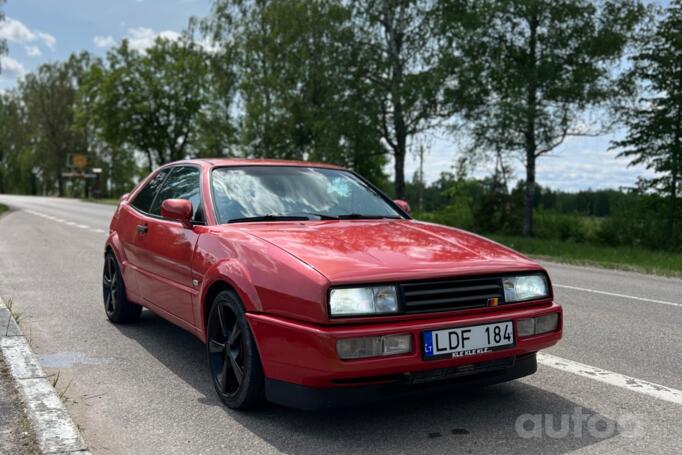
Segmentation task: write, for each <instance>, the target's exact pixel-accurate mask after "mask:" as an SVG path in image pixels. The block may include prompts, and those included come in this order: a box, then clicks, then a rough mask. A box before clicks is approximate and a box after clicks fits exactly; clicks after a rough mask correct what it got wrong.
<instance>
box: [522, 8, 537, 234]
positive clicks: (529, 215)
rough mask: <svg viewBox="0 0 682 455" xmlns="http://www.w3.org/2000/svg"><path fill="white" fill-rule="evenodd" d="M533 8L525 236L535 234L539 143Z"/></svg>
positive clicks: (533, 15) (535, 38)
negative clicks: (536, 138)
mask: <svg viewBox="0 0 682 455" xmlns="http://www.w3.org/2000/svg"><path fill="white" fill-rule="evenodd" d="M531 8H533V9H532V10H531V13H530V17H529V20H528V26H529V29H530V36H529V38H528V93H527V100H526V126H525V149H526V190H525V194H524V198H523V236H524V237H532V236H533V202H534V200H535V160H536V158H537V155H536V153H537V143H536V141H535V122H536V108H537V106H536V105H537V57H536V53H537V30H538V26H539V21H538V15H537V10H536V9H535V8H537V7H534V6H532V7H531Z"/></svg>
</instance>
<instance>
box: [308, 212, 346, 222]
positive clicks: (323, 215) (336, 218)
mask: <svg viewBox="0 0 682 455" xmlns="http://www.w3.org/2000/svg"><path fill="white" fill-rule="evenodd" d="M302 213H305V214H306V215H312V216H317V217H319V218H320V220H325V221H326V220H338V219H339V217H338V216H336V215H326V214H324V213H316V212H302Z"/></svg>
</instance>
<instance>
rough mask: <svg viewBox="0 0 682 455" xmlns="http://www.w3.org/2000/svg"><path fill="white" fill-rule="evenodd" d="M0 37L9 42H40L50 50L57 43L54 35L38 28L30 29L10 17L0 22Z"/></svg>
mask: <svg viewBox="0 0 682 455" xmlns="http://www.w3.org/2000/svg"><path fill="white" fill-rule="evenodd" d="M0 39H6V40H7V41H9V42H10V43H21V44H28V43H40V44H43V45H44V46H47V47H48V48H49V49H50V50H54V47H55V46H56V45H57V39H56V38H55V37H54V36H52V35H50V34H49V33H45V32H41V31H40V30H31V29H30V28H28V27H27V26H26V25H24V23H23V22H21V21H18V20H16V19H12V18H11V17H7V18H5V21H4V22H1V23H0Z"/></svg>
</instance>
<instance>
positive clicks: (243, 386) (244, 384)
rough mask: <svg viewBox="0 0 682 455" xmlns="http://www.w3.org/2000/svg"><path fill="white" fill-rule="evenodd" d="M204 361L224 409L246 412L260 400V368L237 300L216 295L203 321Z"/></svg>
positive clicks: (229, 294) (228, 294) (225, 294)
mask: <svg viewBox="0 0 682 455" xmlns="http://www.w3.org/2000/svg"><path fill="white" fill-rule="evenodd" d="M206 347H207V349H206V350H207V354H208V362H209V367H210V370H211V377H212V379H213V386H214V387H215V390H216V392H217V393H218V396H219V397H220V399H221V401H222V402H223V403H225V405H226V406H228V407H230V408H233V409H246V408H250V407H253V406H255V405H257V404H259V403H260V402H261V401H262V399H263V382H264V379H263V367H262V366H261V362H260V358H259V356H258V352H257V349H256V345H255V343H254V340H253V335H252V333H251V330H250V328H249V326H248V323H247V322H246V317H245V315H244V310H243V308H242V305H241V303H240V302H239V298H238V297H237V296H236V294H234V293H233V292H231V291H223V292H221V293H219V294H218V295H217V296H216V298H215V300H214V301H213V305H212V307H211V311H210V313H209V316H208V322H207V343H206Z"/></svg>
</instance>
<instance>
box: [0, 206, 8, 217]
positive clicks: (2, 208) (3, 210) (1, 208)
mask: <svg viewBox="0 0 682 455" xmlns="http://www.w3.org/2000/svg"><path fill="white" fill-rule="evenodd" d="M8 210H9V207H7V206H6V205H2V204H0V215H1V214H2V213H4V212H6V211H8Z"/></svg>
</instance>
